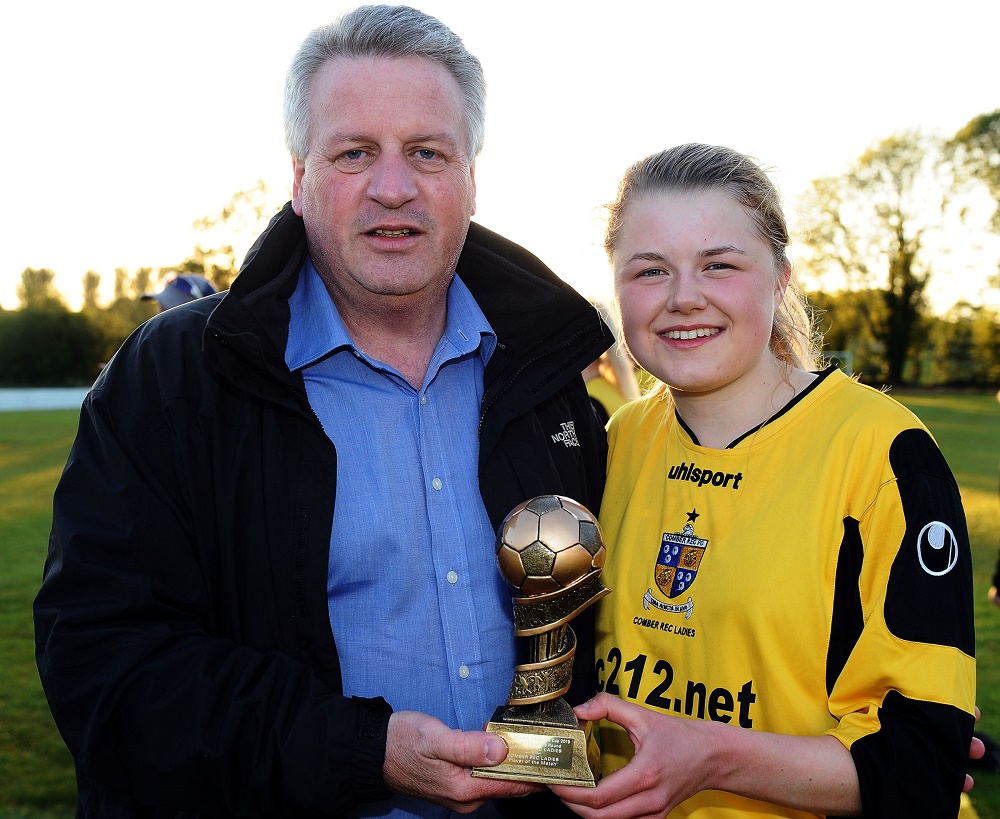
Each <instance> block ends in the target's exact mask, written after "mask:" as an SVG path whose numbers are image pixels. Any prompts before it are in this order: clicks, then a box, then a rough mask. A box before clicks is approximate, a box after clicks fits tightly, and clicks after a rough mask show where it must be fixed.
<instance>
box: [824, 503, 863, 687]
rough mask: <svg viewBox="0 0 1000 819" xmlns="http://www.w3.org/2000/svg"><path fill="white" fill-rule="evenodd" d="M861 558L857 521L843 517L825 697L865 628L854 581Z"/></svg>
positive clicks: (857, 590)
mask: <svg viewBox="0 0 1000 819" xmlns="http://www.w3.org/2000/svg"><path fill="white" fill-rule="evenodd" d="M863 558H864V548H863V546H862V543H861V533H860V531H859V529H858V522H857V521H856V520H855V519H854V518H844V539H843V540H842V541H841V544H840V554H839V555H838V556H837V577H836V580H835V581H834V588H833V616H832V618H831V622H830V649H829V651H828V652H827V655H826V693H827V695H828V696H829V695H830V694H831V693H832V692H833V686H834V685H835V684H836V682H837V678H838V677H840V672H842V671H843V670H844V665H845V664H846V663H847V658H848V657H850V656H851V652H852V651H853V650H854V646H855V644H856V643H857V642H858V639H859V638H860V637H861V631H862V630H863V629H864V627H865V619H864V612H863V610H862V607H861V591H860V586H859V584H858V581H859V578H860V577H861V563H862V559H863Z"/></svg>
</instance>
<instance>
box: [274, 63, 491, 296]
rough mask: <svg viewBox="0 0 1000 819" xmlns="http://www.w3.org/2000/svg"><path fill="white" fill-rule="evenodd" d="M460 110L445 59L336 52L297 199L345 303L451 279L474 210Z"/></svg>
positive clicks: (316, 253) (319, 264)
mask: <svg viewBox="0 0 1000 819" xmlns="http://www.w3.org/2000/svg"><path fill="white" fill-rule="evenodd" d="M463 110H464V109H463V97H462V93H461V91H460V89H459V87H458V84H457V83H456V82H455V79H454V78H453V77H452V76H451V74H450V73H449V72H448V71H447V69H445V68H444V67H443V66H441V65H439V64H438V63H435V62H433V61H431V60H427V59H424V58H420V57H406V58H401V59H375V58H364V59H348V58H337V59H334V60H331V61H329V62H328V63H326V65H324V66H323V67H322V68H321V69H320V71H319V73H318V74H317V75H316V77H315V79H314V81H313V86H312V90H311V94H310V112H311V117H312V121H311V125H312V127H311V130H310V144H309V153H308V155H307V156H306V158H305V160H304V161H295V162H294V163H293V165H294V174H295V175H294V182H293V189H292V207H293V208H294V210H295V212H296V213H298V214H299V215H300V216H302V218H303V220H304V221H305V228H306V236H307V238H308V243H309V252H310V254H311V256H312V259H313V263H314V264H315V265H316V269H317V271H318V272H319V273H320V275H321V276H322V277H323V280H324V281H325V282H326V285H327V288H328V289H329V290H330V292H331V294H332V295H333V298H334V301H335V302H336V303H337V306H338V308H339V309H341V311H342V312H344V311H345V310H346V311H354V312H355V314H357V311H360V312H361V313H362V314H364V313H365V312H366V311H368V310H370V309H372V307H373V306H374V305H383V306H384V305H386V300H387V299H388V301H389V302H391V303H392V305H393V307H405V306H406V302H407V301H411V302H415V301H417V300H425V299H427V298H428V297H437V296H440V294H443V292H444V291H445V290H446V289H447V284H448V282H450V280H451V275H452V273H453V272H454V270H455V265H456V263H457V261H458V256H459V254H460V252H461V249H462V244H463V242H464V241H465V234H466V232H467V231H468V227H469V220H470V219H471V218H472V214H473V213H475V193H476V186H475V173H474V167H473V163H472V160H471V158H470V157H469V155H468V146H467V139H466V128H465V119H464V116H463Z"/></svg>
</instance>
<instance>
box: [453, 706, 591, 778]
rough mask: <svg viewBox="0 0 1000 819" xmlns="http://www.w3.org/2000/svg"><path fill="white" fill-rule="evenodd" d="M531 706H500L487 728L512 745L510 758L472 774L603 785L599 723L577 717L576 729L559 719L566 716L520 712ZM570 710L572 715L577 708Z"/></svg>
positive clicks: (508, 744) (487, 776) (477, 768)
mask: <svg viewBox="0 0 1000 819" xmlns="http://www.w3.org/2000/svg"><path fill="white" fill-rule="evenodd" d="M566 707H567V708H569V706H566ZM525 710H527V709H524V708H523V707H518V706H512V707H507V706H501V707H500V708H498V709H497V710H496V712H495V713H494V714H493V719H491V720H490V721H489V723H488V724H487V725H486V730H487V731H489V732H490V733H493V734H496V735H497V736H498V737H500V738H501V739H502V740H503V741H504V742H505V743H506V744H507V758H506V759H504V761H503V762H501V763H500V764H499V765H492V766H490V767H476V768H473V769H472V775H473V776H480V777H484V778H487V779H513V780H517V781H520V782H537V783H540V784H544V785H578V786H581V787H584V788H594V787H597V772H598V771H599V770H600V751H599V749H598V747H597V740H596V738H595V737H594V725H593V723H590V722H584V723H578V722H577V720H576V717H573V718H572V722H573V723H574V724H576V725H577V727H575V728H570V727H567V726H566V725H565V720H564V719H560V718H559V716H564V715H559V716H557V717H556V718H555V719H554V720H551V721H548V720H546V719H545V718H544V717H543V716H541V715H539V714H537V713H535V714H533V715H532V716H527V715H523V714H517V712H519V711H522V712H523V711H525ZM511 712H514V714H517V716H516V717H515V716H513V715H512V713H511ZM569 713H570V715H571V716H572V709H569Z"/></svg>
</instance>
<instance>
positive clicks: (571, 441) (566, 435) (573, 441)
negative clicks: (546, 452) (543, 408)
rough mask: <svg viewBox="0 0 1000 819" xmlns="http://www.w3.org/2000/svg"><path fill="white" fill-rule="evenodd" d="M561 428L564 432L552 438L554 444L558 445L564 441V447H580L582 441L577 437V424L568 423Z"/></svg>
mask: <svg viewBox="0 0 1000 819" xmlns="http://www.w3.org/2000/svg"><path fill="white" fill-rule="evenodd" d="M560 426H561V427H562V431H561V432H557V433H556V434H555V435H553V436H552V443H554V444H558V443H559V442H560V441H562V444H563V446H580V439H579V438H577V437H576V424H575V423H574V422H573V421H566V422H565V423H563V424H560Z"/></svg>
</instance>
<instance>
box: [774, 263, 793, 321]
mask: <svg viewBox="0 0 1000 819" xmlns="http://www.w3.org/2000/svg"><path fill="white" fill-rule="evenodd" d="M791 278H792V264H791V262H789V261H788V259H785V261H783V262H782V263H781V264H779V265H778V270H777V275H776V276H775V277H774V309H775V310H777V309H778V305H779V304H781V302H782V301H783V300H784V298H785V290H786V289H787V288H788V282H789V281H790V280H791Z"/></svg>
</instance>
